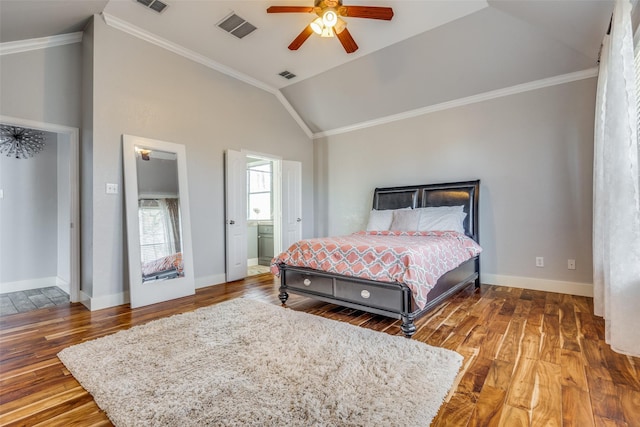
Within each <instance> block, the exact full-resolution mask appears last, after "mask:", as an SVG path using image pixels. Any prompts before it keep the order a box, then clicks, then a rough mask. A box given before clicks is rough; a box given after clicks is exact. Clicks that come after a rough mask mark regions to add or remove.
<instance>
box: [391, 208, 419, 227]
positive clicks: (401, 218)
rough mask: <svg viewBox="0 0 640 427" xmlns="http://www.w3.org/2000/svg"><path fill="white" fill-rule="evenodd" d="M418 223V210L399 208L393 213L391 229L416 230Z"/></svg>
mask: <svg viewBox="0 0 640 427" xmlns="http://www.w3.org/2000/svg"><path fill="white" fill-rule="evenodd" d="M419 224H420V211H419V210H416V209H412V210H407V211H404V210H399V211H395V212H394V213H393V222H391V228H390V230H392V231H417V230H418V225H419Z"/></svg>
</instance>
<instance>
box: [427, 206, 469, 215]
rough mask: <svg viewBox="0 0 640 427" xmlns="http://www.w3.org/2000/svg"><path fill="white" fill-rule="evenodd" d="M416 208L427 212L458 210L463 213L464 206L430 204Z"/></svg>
mask: <svg viewBox="0 0 640 427" xmlns="http://www.w3.org/2000/svg"><path fill="white" fill-rule="evenodd" d="M416 210H420V211H427V212H442V213H444V212H457V213H462V212H463V211H464V206H428V207H426V208H416Z"/></svg>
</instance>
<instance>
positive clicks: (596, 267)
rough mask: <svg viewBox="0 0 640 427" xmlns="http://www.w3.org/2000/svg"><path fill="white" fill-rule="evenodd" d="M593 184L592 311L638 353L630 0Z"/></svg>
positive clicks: (600, 92)
mask: <svg viewBox="0 0 640 427" xmlns="http://www.w3.org/2000/svg"><path fill="white" fill-rule="evenodd" d="M594 139H595V141H594V188H593V274H594V278H593V280H594V305H595V314H597V315H599V316H603V317H604V319H605V322H606V340H607V342H608V343H609V344H610V345H611V348H613V349H614V350H615V351H618V352H620V353H625V354H629V355H634V356H640V194H639V189H638V186H639V183H638V135H637V113H636V81H635V70H634V55H633V34H632V28H631V4H630V3H629V0H616V3H615V8H614V12H613V18H612V25H611V34H610V35H608V36H606V37H605V40H604V41H603V47H602V53H601V57H600V70H599V76H598V89H597V96H596V122H595V137H594Z"/></svg>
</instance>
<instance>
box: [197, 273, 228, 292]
mask: <svg viewBox="0 0 640 427" xmlns="http://www.w3.org/2000/svg"><path fill="white" fill-rule="evenodd" d="M226 279H227V276H226V275H224V274H214V275H211V276H205V277H197V278H196V289H200V288H206V287H207V286H213V285H219V284H221V283H226V281H227V280H226Z"/></svg>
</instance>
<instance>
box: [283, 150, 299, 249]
mask: <svg viewBox="0 0 640 427" xmlns="http://www.w3.org/2000/svg"><path fill="white" fill-rule="evenodd" d="M301 238H302V164H301V163H300V162H294V161H288V160H283V161H282V250H283V251H286V250H287V249H288V248H289V246H291V245H292V244H293V243H295V242H297V241H298V240H300V239H301Z"/></svg>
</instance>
